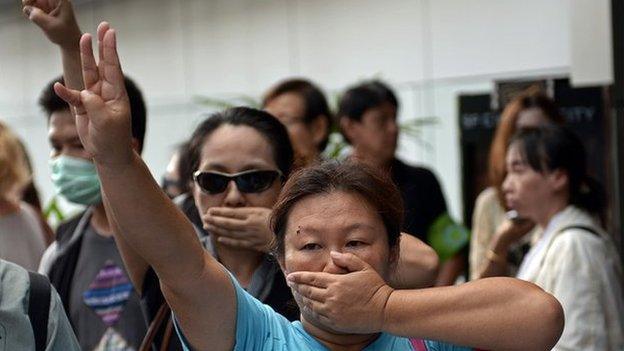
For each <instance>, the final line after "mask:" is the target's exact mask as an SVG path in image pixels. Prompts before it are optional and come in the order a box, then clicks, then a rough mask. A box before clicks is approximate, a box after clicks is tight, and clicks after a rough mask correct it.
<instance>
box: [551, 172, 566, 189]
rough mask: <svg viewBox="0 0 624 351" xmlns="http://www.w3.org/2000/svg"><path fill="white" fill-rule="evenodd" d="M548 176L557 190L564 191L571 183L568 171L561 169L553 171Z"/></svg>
mask: <svg viewBox="0 0 624 351" xmlns="http://www.w3.org/2000/svg"><path fill="white" fill-rule="evenodd" d="M548 178H549V182H550V183H551V185H552V187H553V189H554V190H555V191H564V190H565V189H566V188H567V187H568V185H569V183H570V179H569V177H568V172H566V171H564V170H561V169H557V170H554V171H552V172H551V173H550V174H549V175H548Z"/></svg>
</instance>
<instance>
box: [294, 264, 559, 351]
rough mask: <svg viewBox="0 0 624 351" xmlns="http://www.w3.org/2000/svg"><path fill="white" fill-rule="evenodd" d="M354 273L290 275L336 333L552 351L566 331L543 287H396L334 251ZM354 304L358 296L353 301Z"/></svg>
mask: <svg viewBox="0 0 624 351" xmlns="http://www.w3.org/2000/svg"><path fill="white" fill-rule="evenodd" d="M332 259H333V260H334V263H335V264H336V265H339V266H341V267H344V268H345V269H347V270H348V271H350V272H351V273H348V274H329V273H323V272H295V273H291V274H289V275H288V280H289V282H290V284H291V285H292V286H293V288H294V289H295V293H296V294H298V295H300V297H301V301H302V304H303V306H304V308H308V309H310V310H311V311H312V312H313V313H315V314H317V316H318V317H319V318H320V319H321V320H323V321H325V323H327V324H328V325H329V326H331V327H332V328H333V329H335V330H339V331H343V332H348V333H375V332H381V331H384V332H388V333H390V334H394V335H401V336H405V337H409V338H422V339H431V340H440V341H445V342H449V343H452V344H456V345H463V346H469V347H473V348H478V349H486V350H518V351H519V350H550V349H551V348H552V346H553V345H555V343H556V342H557V340H558V338H559V336H560V335H561V332H562V330H563V310H562V308H561V305H560V304H559V302H557V300H556V299H555V298H554V297H553V296H552V295H550V294H547V293H545V292H544V291H543V290H541V289H540V288H538V287H537V286H535V285H533V284H530V283H527V282H524V281H520V280H517V279H512V278H489V279H482V280H478V281H475V282H471V283H466V284H463V285H459V286H450V287H439V288H431V289H421V290H393V289H392V288H391V287H389V286H388V285H386V284H385V282H384V281H383V279H382V278H381V277H380V276H379V275H378V274H377V272H375V270H373V269H372V268H371V267H370V266H369V265H368V264H366V263H365V262H363V261H362V260H360V259H359V258H358V257H357V256H355V255H353V254H350V253H343V254H341V253H337V252H333V253H332ZM353 301H359V303H357V304H354V303H353Z"/></svg>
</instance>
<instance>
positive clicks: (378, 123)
mask: <svg viewBox="0 0 624 351" xmlns="http://www.w3.org/2000/svg"><path fill="white" fill-rule="evenodd" d="M398 108H399V103H398V100H397V98H396V96H395V94H394V93H393V92H392V90H391V89H390V88H389V87H388V86H387V85H385V84H384V83H382V82H380V81H369V82H364V83H361V84H358V85H356V86H353V87H351V88H349V89H348V90H347V91H346V92H345V93H344V94H343V95H342V98H341V99H340V101H339V106H338V109H339V111H338V114H337V116H338V118H339V123H340V129H341V132H342V134H343V136H344V137H345V139H346V140H347V141H348V142H349V143H350V144H351V145H352V147H353V152H352V154H351V156H350V157H351V158H352V159H354V160H357V161H359V162H363V163H366V164H368V165H370V166H372V167H375V168H379V169H385V170H387V171H388V172H390V175H391V177H392V179H393V180H394V182H395V184H396V185H397V186H398V187H399V190H400V192H401V196H402V198H403V201H404V203H405V222H404V224H403V228H402V229H403V231H405V232H407V233H409V234H411V235H413V236H415V237H417V238H419V239H421V240H423V241H425V242H426V243H428V244H430V245H431V243H430V236H429V235H428V233H429V231H430V229H431V227H432V225H433V224H434V223H435V222H436V220H438V219H439V218H441V216H445V215H446V214H447V207H446V201H445V199H444V195H443V193H442V189H441V187H440V183H439V182H438V180H437V179H436V177H435V175H434V174H433V173H432V172H431V171H430V170H428V169H426V168H423V167H414V166H410V165H407V164H405V163H404V162H402V161H400V160H399V159H397V158H396V156H395V152H396V148H397V141H398V133H399V127H398V124H397V111H398ZM441 263H442V265H441V268H440V273H439V276H438V279H437V282H436V284H437V285H450V284H453V283H454V282H455V280H456V278H457V276H458V275H459V274H460V273H461V271H462V270H463V266H464V259H463V257H462V255H461V254H457V255H455V256H454V257H452V258H450V259H447V260H446V261H443V262H441Z"/></svg>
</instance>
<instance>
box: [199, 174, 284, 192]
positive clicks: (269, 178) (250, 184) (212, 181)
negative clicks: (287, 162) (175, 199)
mask: <svg viewBox="0 0 624 351" xmlns="http://www.w3.org/2000/svg"><path fill="white" fill-rule="evenodd" d="M283 177H284V175H283V174H282V172H280V171H278V170H250V171H245V172H240V173H234V174H228V173H221V172H215V171H197V172H195V173H194V174H193V179H194V180H195V183H197V185H198V186H199V187H200V188H201V189H202V190H203V191H204V192H205V193H208V194H219V193H222V192H224V191H225V189H227V187H228V184H230V181H232V180H233V181H234V183H235V184H236V187H237V188H238V191H240V192H241V193H260V192H263V191H265V190H267V189H268V188H270V187H271V185H273V182H275V179H277V178H283Z"/></svg>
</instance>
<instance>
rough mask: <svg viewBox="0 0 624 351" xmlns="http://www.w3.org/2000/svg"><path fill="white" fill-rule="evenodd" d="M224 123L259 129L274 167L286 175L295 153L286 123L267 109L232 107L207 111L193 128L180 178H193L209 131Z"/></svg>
mask: <svg viewBox="0 0 624 351" xmlns="http://www.w3.org/2000/svg"><path fill="white" fill-rule="evenodd" d="M223 125H233V126H247V127H251V128H253V129H254V130H256V131H257V132H258V133H260V135H262V137H264V138H265V140H266V141H267V142H268V143H269V145H271V151H272V153H273V158H274V161H275V164H276V165H277V168H279V170H280V171H281V172H282V174H283V175H284V177H288V175H289V174H290V171H291V169H292V166H293V160H294V156H293V155H294V154H293V149H292V145H291V143H290V139H289V137H288V132H287V131H286V127H284V125H283V124H282V123H281V122H280V121H278V120H277V118H275V117H273V115H271V114H270V113H268V112H265V111H262V110H257V109H254V108H249V107H233V108H229V109H227V110H225V111H222V112H217V113H214V114H212V115H210V116H209V117H208V118H206V119H205V120H204V121H203V122H201V123H200V124H199V125H198V126H197V128H195V131H194V132H193V135H192V136H191V139H190V140H189V142H188V149H187V151H186V153H185V155H184V157H183V158H181V159H180V162H181V163H183V164H184V168H183V169H181V171H180V180H185V181H191V180H192V174H193V172H195V171H196V170H197V169H198V168H199V163H200V158H201V150H202V147H203V146H204V144H205V143H206V141H207V140H208V139H209V138H210V135H212V133H213V132H214V131H215V130H217V129H218V128H219V127H221V126H223ZM185 178H186V179H185Z"/></svg>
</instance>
